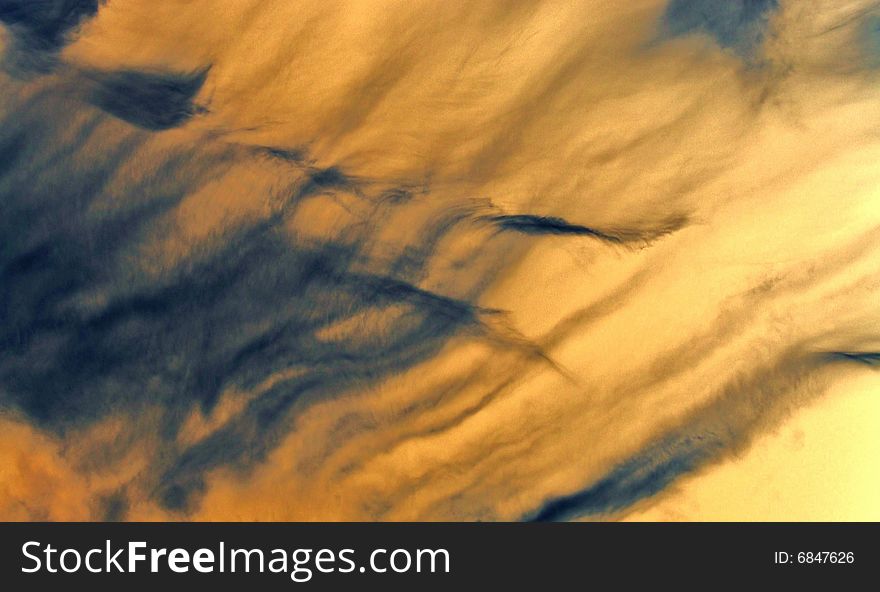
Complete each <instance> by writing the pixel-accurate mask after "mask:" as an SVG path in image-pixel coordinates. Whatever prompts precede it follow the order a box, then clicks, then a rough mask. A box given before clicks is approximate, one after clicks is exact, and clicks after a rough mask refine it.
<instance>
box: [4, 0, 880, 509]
mask: <svg viewBox="0 0 880 592" xmlns="http://www.w3.org/2000/svg"><path fill="white" fill-rule="evenodd" d="M0 24H2V28H0V52H2V61H0V199H2V201H3V204H4V206H5V207H4V214H5V215H4V216H3V217H2V218H0V518H3V519H6V520H457V521H458V520H462V521H470V520H490V521H499V520H501V521H513V520H878V519H880V504H878V502H877V500H878V499H880V496H878V494H880V465H878V463H877V462H876V459H877V458H878V456H877V455H878V453H880V438H878V436H877V434H878V433H880V431H878V430H877V427H878V423H880V402H878V397H877V394H878V392H880V377H878V375H877V367H878V364H880V311H878V309H877V306H876V305H877V302H878V299H877V295H878V290H880V252H878V249H880V201H878V200H880V194H878V189H877V187H878V186H880V185H878V181H880V168H878V167H877V165H876V162H877V161H878V157H880V134H878V132H880V117H878V115H880V86H878V83H880V33H878V31H880V2H873V1H865V0H814V1H812V2H809V3H806V2H800V1H797V0H729V1H723V0H671V1H669V2H666V1H659V0H633V1H631V2H602V1H599V0H584V1H582V2H566V1H561V0H544V1H522V2H520V1H515V0H486V1H482V2H478V3H475V2H466V1H464V0H461V1H458V0H453V1H448V2H437V1H436V0H407V1H403V0H398V1H392V0H381V1H380V0H366V1H363V2H351V1H348V2H344V1H333V0H328V1H323V2H312V1H300V2H291V1H286V0H239V1H236V2H234V3H232V2H230V3H223V5H222V7H221V6H220V5H218V3H216V2H211V1H209V0H151V1H149V2H148V1H146V0H106V1H99V0H47V1H43V2H31V1H28V0H0Z"/></svg>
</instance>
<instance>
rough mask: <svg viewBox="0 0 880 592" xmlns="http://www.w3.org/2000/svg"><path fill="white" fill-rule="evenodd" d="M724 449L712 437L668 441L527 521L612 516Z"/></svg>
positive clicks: (542, 509) (543, 508) (557, 499)
mask: <svg viewBox="0 0 880 592" xmlns="http://www.w3.org/2000/svg"><path fill="white" fill-rule="evenodd" d="M723 448H724V443H723V442H722V441H721V439H720V438H718V437H716V436H714V435H711V434H708V435H696V436H684V435H683V436H672V437H669V438H667V439H666V440H663V441H662V442H660V443H658V444H655V445H653V446H651V447H649V448H648V449H647V450H645V451H643V452H642V453H640V454H639V455H637V456H636V457H634V458H632V459H630V460H628V461H626V462H625V463H623V464H621V465H620V466H618V467H617V468H616V469H614V470H612V471H611V473H609V474H608V475H607V476H606V477H604V478H602V479H600V480H599V481H598V482H596V483H594V484H593V485H591V486H590V487H588V488H587V489H584V490H582V491H579V492H577V493H574V494H572V495H567V496H563V497H559V498H556V499H553V500H551V501H549V502H547V503H546V504H545V505H544V506H543V507H541V508H540V509H539V510H538V511H537V512H535V513H534V514H533V515H532V516H530V517H529V519H531V520H533V521H558V520H569V519H572V518H577V517H580V516H594V515H600V516H601V515H607V514H612V513H614V512H617V511H619V510H622V509H624V508H626V507H628V506H630V505H632V504H634V503H635V502H637V501H639V500H641V499H645V498H648V497H651V496H653V495H655V494H657V493H659V492H660V491H662V490H663V489H665V488H666V486H667V485H669V484H670V483H672V482H673V481H674V480H675V479H677V478H678V477H680V476H682V475H684V474H687V473H690V472H691V471H693V470H694V469H696V468H697V467H699V466H700V465H702V464H703V463H705V462H707V461H708V460H710V459H711V458H713V457H714V456H715V455H717V454H718V453H719V452H720V451H721V450H722V449H723Z"/></svg>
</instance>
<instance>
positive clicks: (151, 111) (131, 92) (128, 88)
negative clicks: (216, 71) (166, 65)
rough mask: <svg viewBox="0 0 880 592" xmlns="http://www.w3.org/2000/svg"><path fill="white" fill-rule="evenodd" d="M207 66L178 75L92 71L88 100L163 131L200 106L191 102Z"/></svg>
mask: <svg viewBox="0 0 880 592" xmlns="http://www.w3.org/2000/svg"><path fill="white" fill-rule="evenodd" d="M207 75H208V68H204V69H202V70H199V71H197V72H192V73H188V74H181V73H176V72H147V71H139V70H121V71H113V72H91V73H88V74H86V76H87V77H88V78H89V79H90V80H91V81H92V82H93V83H94V89H93V90H92V92H91V93H90V96H89V100H90V101H91V102H92V103H93V104H94V105H96V106H98V107H100V108H101V109H103V110H104V111H106V112H107V113H110V114H111V115H114V116H116V117H118V118H120V119H122V120H125V121H127V122H129V123H131V124H134V125H136V126H138V127H142V128H144V129H149V130H164V129H169V128H172V127H177V126H179V125H182V124H183V123H185V122H186V121H187V120H188V119H189V118H190V117H192V116H193V115H195V114H196V113H197V112H199V111H201V110H202V109H201V108H200V107H198V106H196V105H195V104H194V103H193V99H194V98H195V95H196V93H198V91H199V89H200V88H202V85H203V84H204V83H205V78H206V77H207Z"/></svg>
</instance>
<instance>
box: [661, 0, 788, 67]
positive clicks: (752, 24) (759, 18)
mask: <svg viewBox="0 0 880 592" xmlns="http://www.w3.org/2000/svg"><path fill="white" fill-rule="evenodd" d="M778 6H779V1H778V0H672V1H671V2H670V3H669V6H668V7H667V8H666V12H665V13H664V15H663V30H664V31H663V32H664V34H665V35H667V36H670V37H677V36H680V35H688V34H691V33H706V34H709V35H711V36H712V37H713V38H715V40H716V41H717V42H718V44H719V45H721V46H722V47H726V48H729V49H732V50H734V51H736V52H737V53H739V54H741V55H748V54H751V53H752V52H754V51H755V50H756V48H757V47H759V46H760V45H761V43H762V42H763V39H764V35H765V33H766V31H767V25H768V20H769V17H770V14H771V12H772V11H773V10H775V9H776V8H777V7H778Z"/></svg>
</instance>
